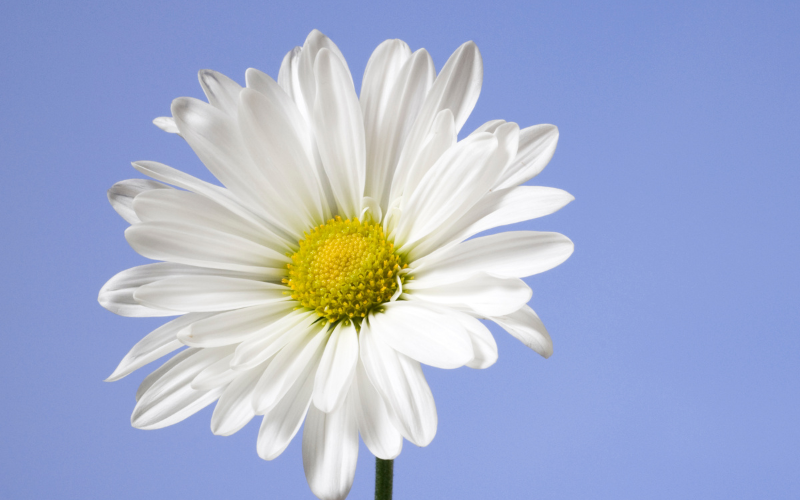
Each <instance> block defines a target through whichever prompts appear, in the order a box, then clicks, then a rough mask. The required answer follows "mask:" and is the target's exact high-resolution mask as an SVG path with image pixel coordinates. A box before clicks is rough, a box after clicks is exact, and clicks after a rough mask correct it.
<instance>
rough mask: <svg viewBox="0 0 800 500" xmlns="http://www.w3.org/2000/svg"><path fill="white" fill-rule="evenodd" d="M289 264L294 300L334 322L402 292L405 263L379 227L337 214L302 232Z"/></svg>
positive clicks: (364, 312)
mask: <svg viewBox="0 0 800 500" xmlns="http://www.w3.org/2000/svg"><path fill="white" fill-rule="evenodd" d="M299 247H300V248H299V250H297V252H295V253H294V255H292V256H291V258H292V263H291V264H288V265H287V267H288V268H289V277H288V278H286V279H284V280H283V281H284V283H286V284H287V285H288V286H289V288H291V289H292V292H291V294H292V298H293V299H295V300H296V301H298V302H300V303H301V304H302V305H303V306H304V307H308V308H310V309H314V310H315V311H316V312H317V314H318V315H319V316H321V317H325V318H327V319H328V321H329V322H331V323H333V322H335V321H338V320H339V319H342V318H350V319H353V318H363V317H365V316H366V315H367V313H368V312H369V311H370V309H372V308H373V307H375V306H377V305H379V304H382V303H384V302H388V301H390V300H391V299H392V298H393V297H394V296H395V293H396V292H398V290H400V287H401V286H402V283H404V280H405V276H404V274H405V273H403V272H402V270H403V269H405V268H407V267H408V265H407V264H406V263H405V262H403V259H402V257H401V256H399V255H397V254H396V253H395V251H394V244H393V243H392V242H391V241H389V240H387V238H386V235H385V234H384V232H383V227H381V225H380V224H378V223H374V222H366V221H365V222H362V221H359V220H358V219H353V220H350V219H346V220H345V219H342V218H341V217H338V216H337V217H336V218H334V219H331V220H329V221H328V222H327V223H325V224H322V225H320V226H318V227H315V228H313V229H312V230H311V231H310V232H307V233H305V239H303V240H300V242H299Z"/></svg>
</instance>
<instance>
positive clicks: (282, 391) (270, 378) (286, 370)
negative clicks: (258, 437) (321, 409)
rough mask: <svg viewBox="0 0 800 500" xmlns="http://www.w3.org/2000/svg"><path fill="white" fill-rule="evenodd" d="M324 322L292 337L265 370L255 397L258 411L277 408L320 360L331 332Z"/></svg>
mask: <svg viewBox="0 0 800 500" xmlns="http://www.w3.org/2000/svg"><path fill="white" fill-rule="evenodd" d="M320 323H322V322H319V323H317V324H316V325H314V327H313V328H311V329H309V330H308V331H307V332H306V333H305V334H301V335H296V336H295V338H293V339H292V340H290V341H289V343H288V344H286V345H285V346H284V348H283V349H281V350H280V352H278V354H276V355H275V358H274V359H273V360H272V361H271V362H270V363H269V365H268V366H267V369H266V370H264V375H262V376H261V379H260V380H259V381H258V386H256V396H255V398H254V399H253V407H254V408H255V410H256V412H257V413H264V412H268V411H270V410H271V409H272V408H274V407H275V406H276V405H277V404H278V403H279V402H280V400H281V398H283V396H285V395H286V393H287V391H288V390H289V388H290V387H291V386H292V385H293V384H294V382H295V381H296V380H297V379H298V377H299V376H300V375H301V374H302V373H303V372H304V371H305V369H306V367H307V366H309V365H314V366H317V365H318V364H319V359H320V357H322V351H323V349H324V348H325V341H326V340H327V338H328V335H329V333H328V326H327V323H323V324H321V325H320Z"/></svg>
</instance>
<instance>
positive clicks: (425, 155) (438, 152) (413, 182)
mask: <svg viewBox="0 0 800 500" xmlns="http://www.w3.org/2000/svg"><path fill="white" fill-rule="evenodd" d="M456 142H458V137H457V133H456V124H455V121H454V119H453V112H452V111H450V110H449V109H443V110H442V111H440V112H439V113H438V114H437V115H436V119H435V120H434V121H433V125H431V131H430V133H429V134H428V137H427V138H426V140H425V143H424V144H423V145H422V151H421V152H420V154H419V156H417V159H416V160H415V161H414V164H413V165H412V166H411V169H410V171H409V173H408V179H407V180H406V186H405V188H404V189H403V198H404V199H410V198H411V195H412V194H413V193H414V191H415V190H416V189H417V186H419V183H420V181H422V179H423V177H425V174H427V173H428V171H429V170H430V169H431V167H433V166H434V165H435V164H436V161H437V160H438V159H439V158H441V156H442V155H443V154H444V152H445V151H447V150H448V149H450V148H451V147H453V146H455V145H456Z"/></svg>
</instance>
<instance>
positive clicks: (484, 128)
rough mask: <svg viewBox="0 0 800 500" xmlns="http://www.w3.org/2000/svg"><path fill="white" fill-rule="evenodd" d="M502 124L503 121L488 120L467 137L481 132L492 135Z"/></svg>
mask: <svg viewBox="0 0 800 500" xmlns="http://www.w3.org/2000/svg"><path fill="white" fill-rule="evenodd" d="M504 123H506V121H505V120H489V121H488V122H486V123H484V124H483V125H481V126H480V127H478V128H476V129H475V130H473V131H472V132H471V133H470V134H469V135H473V134H480V133H481V132H489V133H490V134H494V132H495V130H497V128H498V127H500V125H502V124H504Z"/></svg>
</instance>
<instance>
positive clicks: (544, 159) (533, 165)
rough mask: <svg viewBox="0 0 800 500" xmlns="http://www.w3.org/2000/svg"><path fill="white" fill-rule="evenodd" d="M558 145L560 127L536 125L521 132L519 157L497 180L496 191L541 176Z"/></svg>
mask: <svg viewBox="0 0 800 500" xmlns="http://www.w3.org/2000/svg"><path fill="white" fill-rule="evenodd" d="M556 144H558V127H556V126H555V125H546V124H545V125H534V126H533V127H528V128H526V129H523V130H521V131H520V135H519V149H518V151H517V156H516V158H515V159H514V161H513V162H512V163H511V165H510V166H509V167H508V168H507V169H506V170H505V172H504V173H503V175H502V177H500V178H499V179H498V180H497V182H496V184H495V189H504V188H509V187H514V186H519V185H520V184H522V183H523V182H526V181H528V180H530V179H532V178H534V177H535V176H537V175H539V172H541V171H542V170H543V169H544V167H546V166H547V164H548V163H549V162H550V159H551V158H552V157H553V154H554V153H555V152H556Z"/></svg>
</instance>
